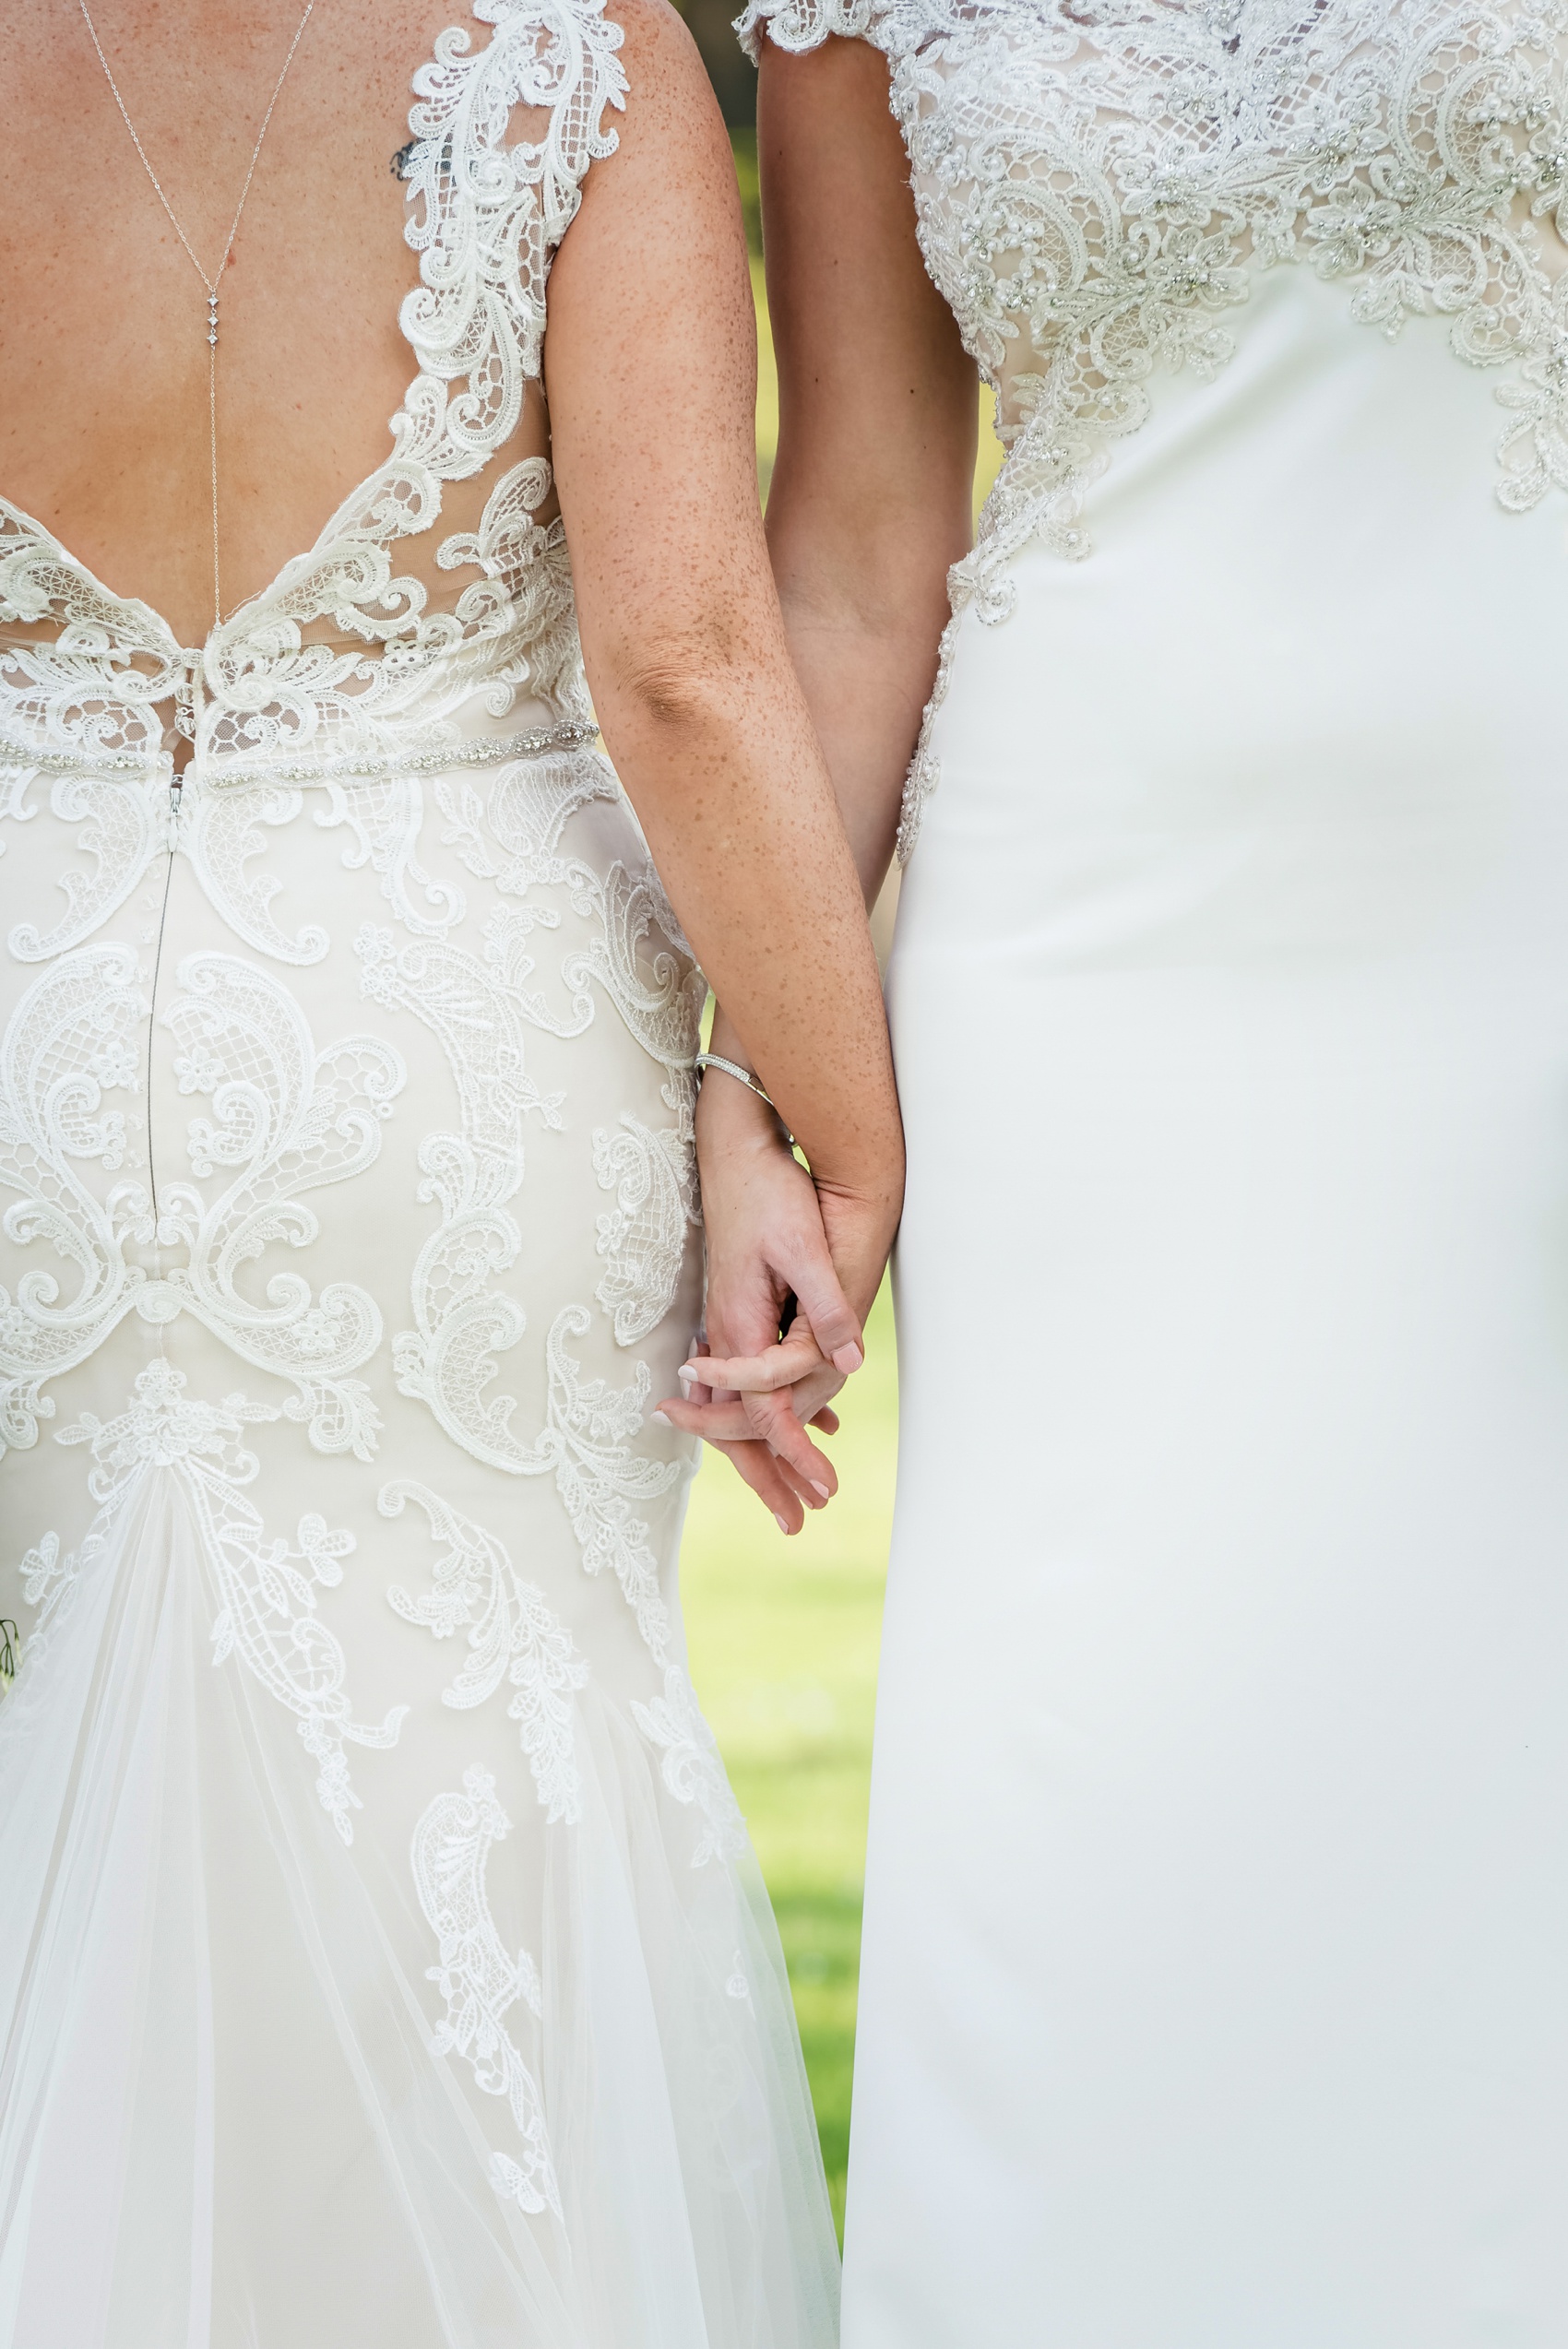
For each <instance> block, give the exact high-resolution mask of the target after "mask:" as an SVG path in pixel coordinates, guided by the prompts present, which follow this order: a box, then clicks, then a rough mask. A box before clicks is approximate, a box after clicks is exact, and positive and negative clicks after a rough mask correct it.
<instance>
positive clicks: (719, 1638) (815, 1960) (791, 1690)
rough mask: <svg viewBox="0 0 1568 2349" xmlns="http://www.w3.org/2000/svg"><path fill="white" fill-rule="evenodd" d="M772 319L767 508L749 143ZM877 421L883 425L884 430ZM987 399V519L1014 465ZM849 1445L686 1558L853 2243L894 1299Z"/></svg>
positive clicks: (722, 1728)
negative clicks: (860, 1987)
mask: <svg viewBox="0 0 1568 2349" xmlns="http://www.w3.org/2000/svg"><path fill="white" fill-rule="evenodd" d="M731 137H732V139H733V143H734V148H735V170H736V176H737V178H738V179H739V181H740V186H741V200H742V207H743V208H744V210H745V214H746V231H747V236H748V240H749V242H750V245H751V255H752V291H753V294H754V298H755V302H756V314H757V362H758V363H757V416H756V445H757V480H758V483H759V486H760V489H761V492H762V496H763V499H764V501H765V502H766V496H767V485H768V481H769V480H770V479H771V476H772V472H773V454H774V449H775V447H776V445H777V443H778V372H777V370H776V368H775V366H774V362H773V338H772V336H771V335H770V333H769V331H768V323H767V294H766V289H765V287H764V284H763V273H762V243H761V231H760V223H759V215H758V208H757V189H756V138H755V135H754V133H751V132H747V131H734V132H732V133H731ZM991 412H992V403H991V395H990V393H989V392H984V391H982V393H981V395H980V463H979V465H978V467H977V469H976V476H975V510H976V512H977V513H978V512H979V510H980V503H981V501H982V499H983V498H984V496H985V493H986V492H987V491H988V490H989V489H990V487H991V484H992V480H994V479H995V477H996V473H997V470H998V469H999V467H1000V464H1001V460H1002V451H1001V448H1000V447H999V445H998V444H997V440H996V436H995V434H994V433H993V432H992V426H991ZM871 413H873V409H872V407H871V405H870V404H868V407H867V414H868V415H870V414H871ZM843 1417H844V1427H843V1430H842V1432H841V1433H840V1434H839V1435H838V1436H837V1437H836V1438H835V1439H834V1440H833V1443H832V1452H833V1458H834V1461H835V1463H836V1465H837V1469H838V1474H839V1478H840V1490H839V1493H838V1497H837V1500H836V1501H834V1502H833V1503H832V1505H831V1507H829V1508H828V1509H826V1510H824V1511H823V1512H822V1513H821V1514H820V1515H818V1516H815V1517H814V1518H812V1519H811V1520H810V1521H809V1522H808V1524H807V1525H806V1529H805V1531H804V1532H803V1533H802V1534H801V1535H799V1536H797V1537H796V1539H795V1540H793V1541H786V1540H785V1539H784V1536H782V1535H781V1534H780V1533H779V1532H778V1529H777V1527H776V1526H775V1525H774V1524H773V1521H772V1519H771V1518H770V1517H769V1516H768V1515H767V1513H766V1511H765V1510H764V1509H763V1508H762V1506H761V1504H760V1502H758V1501H755V1500H754V1499H753V1497H752V1495H751V1494H750V1493H749V1492H748V1491H747V1490H746V1489H745V1487H744V1486H743V1485H742V1483H741V1480H740V1478H739V1477H737V1476H736V1475H735V1473H734V1471H733V1470H732V1469H731V1466H730V1465H729V1463H728V1462H727V1461H725V1460H721V1459H719V1458H718V1457H717V1456H715V1455H712V1454H710V1455H709V1456H708V1458H707V1461H706V1462H705V1463H704V1465H703V1468H702V1470H701V1473H700V1474H699V1476H698V1477H697V1481H696V1488H695V1491H694V1493H693V1496H692V1506H691V1513H690V1514H689V1516H688V1518H687V1520H686V1537H685V1543H684V1547H683V1550H682V1554H681V1580H682V1587H683V1593H684V1596H685V1610H686V1628H687V1634H688V1638H689V1640H690V1643H691V1658H692V1673H693V1677H694V1679H695V1681H696V1685H697V1689H698V1691H699V1693H700V1695H701V1697H702V1701H703V1705H704V1708H705V1710H706V1712H707V1717H708V1719H709V1720H710V1721H711V1722H712V1724H713V1727H714V1732H715V1734H716V1736H717V1737H718V1739H719V1746H720V1748H721V1750H722V1751H723V1754H724V1759H725V1762H726V1763H727V1765H728V1767H729V1771H730V1775H731V1779H732V1780H733V1781H734V1785H735V1792H736V1794H737V1796H738V1797H739V1798H740V1802H741V1808H742V1810H744V1811H745V1812H746V1814H747V1817H748V1819H749V1821H750V1824H751V1831H752V1836H753V1840H754V1843H755V1845H756V1849H757V1857H759V1859H760V1860H761V1862H762V1867H763V1872H764V1874H765V1875H766V1879H767V1884H768V1890H769V1891H770V1892H771V1893H772V1895H773V1905H774V1910H775V1913H776V1914H777V1916H778V1930H779V1933H780V1936H781V1937H782V1940H783V1943H784V1955H785V1957H786V1959H787V1960H788V1962H789V1967H790V1985H791V1987H792V1988H793V1991H794V1996H795V2012H796V2014H797V2016H798V2017H799V2019H800V2025H801V2040H802V2046H804V2049H805V2057H806V2069H807V2070H808V2071H809V2073H810V2074H811V2084H812V2095H813V2097H814V2100H815V2104H816V2117H817V2126H818V2128H819V2130H821V2133H822V2152H823V2159H824V2161H825V2163H826V2168H827V2181H828V2186H829V2189H830V2190H831V2192H832V2195H833V2206H834V2214H835V2217H836V2218H837V2223H838V2228H839V2232H840V2234H842V2232H843V2224H844V2173H845V2165H846V2163H847V2160H848V2157H849V2077H850V2071H851V2068H852V2065H853V2060H854V2051H855V1994H856V1985H857V1981H858V1977H859V1972H860V1954H861V1886H862V1882H863V1879H864V1871H865V1847H866V1800H867V1795H868V1791H869V1786H870V1776H871V1733H872V1714H873V1707H874V1704H875V1699H876V1657H877V1643H878V1640H879V1638H880V1634H881V1629H882V1594H883V1584H884V1580H885V1573H886V1567H887V1542H888V1535H889V1532H890V1529H891V1525H892V1520H893V1480H894V1467H895V1454H896V1451H897V1424H898V1374H897V1362H896V1360H895V1357H894V1343H893V1308H892V1302H891V1299H890V1298H889V1295H888V1291H887V1289H886V1287H885V1286H884V1288H883V1292H882V1295H881V1297H880V1298H879V1299H877V1303H876V1308H875V1311H874V1312H873V1316H872V1321H871V1324H870V1327H869V1330H868V1332H867V1359H866V1366H865V1369H864V1370H861V1372H860V1374H859V1376H858V1377H856V1378H854V1379H852V1380H851V1381H850V1382H849V1387H848V1389H847V1390H846V1393H845V1397H844V1402H843Z"/></svg>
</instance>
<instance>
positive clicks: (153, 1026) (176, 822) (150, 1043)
mask: <svg viewBox="0 0 1568 2349" xmlns="http://www.w3.org/2000/svg"><path fill="white" fill-rule="evenodd" d="M183 790H184V777H183V775H182V774H181V773H180V771H179V769H178V768H176V769H175V771H174V773H173V774H172V776H171V777H170V778H169V862H168V864H167V866H166V867H165V868H164V873H163V903H162V905H161V906H160V908H159V914H158V943H157V945H156V946H155V947H154V948H153V955H152V988H151V991H150V993H149V994H148V1006H147V1180H148V1192H150V1194H151V1199H152V1246H153V1255H154V1261H155V1262H156V1263H157V1267H158V1278H159V1279H160V1280H161V1279H162V1277H163V1243H162V1241H161V1240H160V1238H159V1232H158V1224H159V1216H158V1165H157V1154H156V1152H155V1150H154V1147H153V1133H152V1056H153V1051H154V1048H155V1041H156V1037H157V1029H158V979H159V974H160V971H161V970H162V967H163V933H164V931H165V930H166V929H167V928H168V925H169V898H170V895H171V892H172V889H173V885H174V850H175V847H176V844H177V842H178V840H179V836H180V795H181V792H182V791H183Z"/></svg>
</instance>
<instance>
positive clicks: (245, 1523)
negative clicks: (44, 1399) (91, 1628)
mask: <svg viewBox="0 0 1568 2349" xmlns="http://www.w3.org/2000/svg"><path fill="white" fill-rule="evenodd" d="M184 1388H185V1380H184V1372H183V1371H180V1370H175V1369H173V1367H172V1365H171V1364H170V1363H168V1362H164V1361H156V1362H153V1363H150V1364H149V1365H148V1368H147V1369H146V1370H143V1371H142V1373H141V1374H140V1376H139V1377H138V1378H137V1383H136V1394H135V1395H134V1397H133V1398H132V1400H131V1402H130V1403H129V1404H128V1405H127V1406H126V1408H125V1410H124V1411H123V1412H122V1413H121V1414H120V1416H119V1417H118V1418H114V1419H110V1420H108V1421H107V1422H101V1421H100V1420H99V1419H98V1418H95V1417H94V1415H93V1414H92V1413H91V1412H90V1411H84V1412H83V1414H82V1416H81V1418H80V1419H78V1420H77V1423H76V1425H75V1426H74V1427H69V1428H63V1429H62V1430H61V1431H60V1433H59V1435H58V1436H57V1437H56V1438H55V1441H56V1442H58V1443H85V1444H88V1445H89V1446H90V1447H91V1452H92V1458H93V1468H92V1473H91V1475H90V1476H89V1479H88V1484H89V1490H90V1491H91V1493H92V1497H93V1499H94V1500H95V1501H97V1502H98V1503H99V1513H98V1516H97V1518H96V1519H95V1520H94V1522H93V1525H92V1529H91V1531H90V1532H89V1535H88V1537H87V1541H86V1543H84V1545H83V1552H82V1555H84V1556H85V1555H88V1554H90V1552H91V1551H92V1550H94V1549H96V1548H101V1545H102V1543H103V1540H104V1537H105V1536H106V1534H107V1532H108V1529H109V1527H110V1526H111V1525H112V1524H113V1523H114V1521H115V1520H116V1518H118V1517H119V1516H120V1514H121V1513H122V1512H123V1511H124V1509H125V1507H126V1505H127V1503H128V1502H129V1501H130V1500H131V1499H132V1497H133V1496H134V1494H135V1493H136V1492H137V1490H138V1489H140V1487H141V1486H142V1485H143V1484H145V1482H146V1481H147V1478H148V1476H149V1475H151V1474H152V1473H153V1472H154V1471H155V1470H158V1469H162V1470H164V1471H166V1472H167V1473H169V1474H170V1475H172V1477H174V1478H175V1480H176V1482H177V1483H178V1484H179V1485H180V1487H181V1488H182V1489H183V1491H184V1496H185V1499H186V1501H187V1502H188V1503H189V1506H190V1509H191V1512H192V1514H193V1516H194V1518H195V1520H196V1525H197V1528H198V1531H199V1533H200V1535H201V1537H202V1547H203V1549H204V1551H205V1554H206V1556H207V1558H208V1561H209V1563H210V1564H211V1565H212V1567H213V1568H214V1570H215V1571H216V1572H217V1575H218V1578H219V1590H220V1607H219V1612H218V1615H217V1618H216V1620H215V1621H214V1624H213V1631H212V1638H213V1660H214V1662H215V1663H218V1664H221V1663H223V1662H224V1660H225V1659H226V1658H227V1657H228V1656H230V1655H238V1656H239V1657H240V1658H241V1660H242V1661H243V1662H244V1665H245V1666H246V1667H247V1668H248V1669H249V1670H250V1671H251V1672H252V1673H253V1674H254V1675H255V1678H256V1679H257V1680H259V1681H260V1683H261V1685H262V1687H263V1688H265V1689H267V1691H269V1692H270V1694H272V1695H273V1696H275V1697H276V1698H277V1699H278V1700H279V1703H281V1704H283V1705H286V1706H287V1708H288V1710H289V1711H290V1712H291V1713H292V1714H295V1715H296V1717H297V1719H298V1722H299V1731H300V1737H301V1739H302V1741H303V1745H304V1749H305V1751H306V1752H307V1753H308V1754H309V1755H310V1756H311V1758H312V1760H313V1761H315V1762H316V1763H318V1764H319V1766H320V1772H321V1774H320V1776H319V1777H318V1778H317V1780H316V1791H317V1793H318V1794H319V1796H320V1797H321V1802H322V1807H323V1809H326V1810H327V1811H328V1812H329V1813H330V1815H331V1817H332V1820H333V1822H334V1824H335V1825H336V1827H337V1829H338V1833H339V1835H340V1836H341V1837H342V1839H343V1841H344V1843H346V1844H350V1843H352V1841H353V1835H354V1830H353V1822H352V1820H351V1819H350V1811H353V1810H357V1809H359V1808H360V1798H359V1797H358V1796H357V1795H356V1794H355V1792H354V1790H353V1786H352V1785H351V1783H350V1777H349V1765H348V1762H347V1759H346V1757H345V1755H344V1752H343V1748H344V1746H345V1744H351V1745H359V1746H380V1747H386V1746H390V1745H395V1744H396V1743H397V1741H398V1731H399V1729H400V1727H401V1726H402V1723H403V1720H404V1717H405V1715H406V1714H407V1712H408V1707H407V1705H397V1706H395V1707H394V1708H393V1710H392V1711H391V1712H390V1713H389V1714H387V1715H386V1719H385V1721H383V1722H382V1724H381V1726H379V1728H375V1727H366V1726H364V1725H363V1724H362V1723H360V1722H356V1721H355V1720H354V1719H353V1717H352V1711H351V1708H350V1702H349V1697H348V1692H347V1690H346V1688H345V1686H344V1682H345V1678H346V1675H347V1670H348V1666H347V1660H346V1658H345V1656H344V1654H343V1650H342V1648H341V1646H340V1645H339V1642H338V1641H337V1640H336V1639H335V1638H334V1636H333V1634H332V1633H331V1632H330V1631H328V1630H327V1626H326V1625H325V1624H324V1623H323V1622H322V1620H321V1619H320V1612H319V1608H318V1603H317V1598H316V1594H317V1592H318V1590H329V1589H332V1588H333V1587H334V1586H335V1585H336V1584H339V1583H340V1582H341V1581H342V1579H343V1569H342V1564H341V1561H342V1560H343V1559H344V1558H345V1557H347V1555H348V1554H349V1552H350V1550H351V1549H352V1548H353V1547H354V1544H353V1538H352V1536H350V1535H349V1534H346V1533H341V1532H337V1533H335V1532H333V1531H331V1530H330V1529H329V1528H328V1526H327V1522H326V1520H325V1518H323V1517H320V1516H318V1515H317V1514H316V1513H315V1512H314V1511H312V1512H311V1513H308V1514H306V1515H305V1516H303V1517H302V1518H301V1520H300V1523H299V1528H298V1531H297V1533H296V1536H295V1538H294V1541H293V1543H292V1544H289V1543H286V1542H282V1541H277V1540H274V1541H268V1540H267V1537H266V1531H265V1528H264V1526H263V1524H262V1520H261V1517H260V1515H259V1513H257V1511H256V1509H255V1505H254V1504H253V1503H252V1501H250V1500H249V1499H248V1498H247V1497H246V1494H245V1492H244V1487H245V1486H246V1485H248V1484H251V1483H254V1481H255V1477H257V1475H258V1474H259V1472H260V1465H261V1464H260V1462H259V1461H258V1460H257V1458H256V1456H255V1453H254V1452H249V1451H247V1450H246V1449H245V1448H244V1442H243V1441H242V1439H243V1436H244V1430H245V1428H246V1427H247V1426H249V1425H254V1424H255V1423H256V1422H257V1421H264V1420H268V1419H276V1418H279V1412H278V1411H277V1409H276V1408H274V1407H272V1406H268V1405H267V1404H262V1403H248V1402H247V1401H246V1400H245V1398H244V1395H243V1394H232V1395H230V1396H228V1397H227V1398H226V1400H225V1401H224V1402H222V1403H220V1404H216V1403H203V1402H200V1401H198V1400H196V1398H195V1397H194V1396H187V1395H186V1394H185V1392H184ZM54 1554H55V1553H54V1551H53V1549H51V1551H50V1553H49V1556H48V1559H47V1563H46V1568H45V1572H44V1575H43V1576H42V1578H39V1577H35V1584H36V1583H37V1581H39V1580H40V1579H42V1580H43V1581H44V1582H45V1583H47V1582H50V1581H53V1579H54V1573H55V1568H54ZM80 1563H81V1557H80V1556H78V1558H77V1560H74V1561H72V1562H71V1563H69V1564H67V1565H66V1566H65V1568H63V1569H61V1570H59V1571H60V1572H61V1573H62V1575H63V1576H64V1577H65V1579H67V1580H68V1579H69V1578H70V1577H71V1576H72V1575H74V1574H75V1573H76V1572H78V1571H79V1567H80ZM30 1595H31V1594H30ZM38 1596H39V1597H40V1598H42V1597H43V1596H44V1592H43V1590H42V1589H40V1590H39V1593H38Z"/></svg>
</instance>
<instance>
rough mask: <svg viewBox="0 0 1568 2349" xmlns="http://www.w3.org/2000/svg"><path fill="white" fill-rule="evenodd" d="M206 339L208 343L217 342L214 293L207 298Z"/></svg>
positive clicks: (215, 297)
mask: <svg viewBox="0 0 1568 2349" xmlns="http://www.w3.org/2000/svg"><path fill="white" fill-rule="evenodd" d="M207 339H208V342H210V343H216V341H217V340H218V296H217V295H216V294H215V293H209V294H208V297H207Z"/></svg>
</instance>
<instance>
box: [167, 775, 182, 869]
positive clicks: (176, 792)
mask: <svg viewBox="0 0 1568 2349" xmlns="http://www.w3.org/2000/svg"><path fill="white" fill-rule="evenodd" d="M183 790H184V777H183V776H181V775H179V774H175V775H172V776H171V777H170V778H169V853H170V855H171V856H172V855H173V853H174V850H175V849H176V848H178V847H179V845H180V794H181V793H182V791H183Z"/></svg>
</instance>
